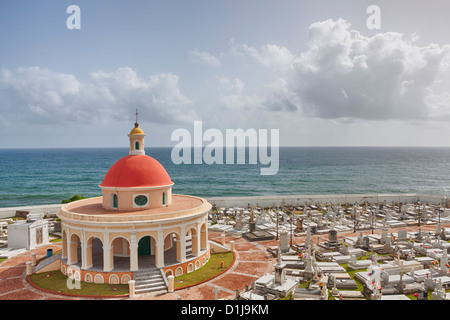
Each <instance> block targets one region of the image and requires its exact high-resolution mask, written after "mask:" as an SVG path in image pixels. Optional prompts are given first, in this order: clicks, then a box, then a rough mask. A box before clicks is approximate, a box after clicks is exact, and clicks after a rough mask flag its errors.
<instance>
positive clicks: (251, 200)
mask: <svg viewBox="0 0 450 320" xmlns="http://www.w3.org/2000/svg"><path fill="white" fill-rule="evenodd" d="M204 199H206V200H207V201H208V202H209V203H211V205H214V204H215V205H216V206H217V207H228V208H230V207H246V206H247V205H250V206H260V207H276V206H282V205H287V206H289V205H293V206H298V205H305V204H308V205H309V204H317V203H321V204H323V203H328V204H329V203H332V204H334V205H335V204H354V203H360V204H361V203H364V202H366V201H367V202H369V203H384V202H386V203H391V202H395V203H398V202H402V203H414V202H417V201H423V202H431V203H435V204H438V203H441V204H443V203H444V202H447V204H448V200H447V199H446V198H445V197H443V196H438V195H432V194H421V193H371V194H326V195H303V194H302V195H285V196H283V195H272V196H244V197H205V198H204ZM63 205H64V204H46V205H30V206H21V207H6V208H0V219H2V218H8V217H13V216H15V214H16V211H29V212H30V213H50V214H54V213H56V212H58V210H59V209H60V208H61V207H62V206H63Z"/></svg>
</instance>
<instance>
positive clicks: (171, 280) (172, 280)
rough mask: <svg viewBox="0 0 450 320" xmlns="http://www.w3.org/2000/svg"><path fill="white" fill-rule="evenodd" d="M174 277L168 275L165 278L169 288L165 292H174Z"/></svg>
mask: <svg viewBox="0 0 450 320" xmlns="http://www.w3.org/2000/svg"><path fill="white" fill-rule="evenodd" d="M174 278H175V277H174V276H173V275H170V276H168V277H167V282H168V283H169V288H167V291H169V292H173V290H174Z"/></svg>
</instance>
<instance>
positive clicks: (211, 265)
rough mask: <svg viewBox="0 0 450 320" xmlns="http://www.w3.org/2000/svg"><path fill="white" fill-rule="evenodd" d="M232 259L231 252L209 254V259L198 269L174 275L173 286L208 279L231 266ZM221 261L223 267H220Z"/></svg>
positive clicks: (188, 284) (183, 285)
mask: <svg viewBox="0 0 450 320" xmlns="http://www.w3.org/2000/svg"><path fill="white" fill-rule="evenodd" d="M233 260H234V255H233V252H224V253H214V254H211V257H210V258H209V261H208V262H207V263H206V264H205V265H204V266H203V267H201V268H200V269H198V270H195V271H193V272H191V273H188V274H184V275H181V276H178V277H175V279H174V287H175V289H177V288H182V287H186V286H191V285H194V284H197V283H199V282H202V281H204V280H207V279H210V278H212V277H214V276H216V275H218V274H220V273H222V272H223V271H224V270H226V269H227V268H228V267H229V266H231V264H232V263H233ZM222 261H223V262H224V266H223V268H222V267H221V262H222Z"/></svg>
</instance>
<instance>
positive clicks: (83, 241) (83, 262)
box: [81, 228, 87, 269]
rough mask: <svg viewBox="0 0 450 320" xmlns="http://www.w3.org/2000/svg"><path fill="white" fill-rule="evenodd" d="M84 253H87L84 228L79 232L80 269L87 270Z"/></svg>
mask: <svg viewBox="0 0 450 320" xmlns="http://www.w3.org/2000/svg"><path fill="white" fill-rule="evenodd" d="M86 251H87V243H86V231H84V228H83V229H82V230H81V269H87V266H86V261H87V257H86Z"/></svg>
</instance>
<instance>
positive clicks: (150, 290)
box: [134, 285, 167, 294]
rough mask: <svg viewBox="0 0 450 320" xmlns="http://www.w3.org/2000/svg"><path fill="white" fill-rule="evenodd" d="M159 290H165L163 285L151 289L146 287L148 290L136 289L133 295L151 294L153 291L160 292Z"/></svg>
mask: <svg viewBox="0 0 450 320" xmlns="http://www.w3.org/2000/svg"><path fill="white" fill-rule="evenodd" d="M161 290H167V288H166V286H165V285H161V286H152V287H148V288H140V289H138V288H136V289H135V290H134V292H135V293H137V294H139V293H146V292H153V291H161Z"/></svg>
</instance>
